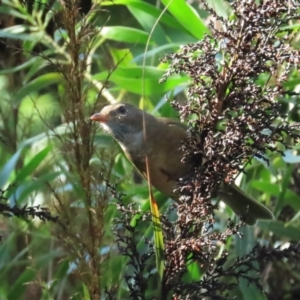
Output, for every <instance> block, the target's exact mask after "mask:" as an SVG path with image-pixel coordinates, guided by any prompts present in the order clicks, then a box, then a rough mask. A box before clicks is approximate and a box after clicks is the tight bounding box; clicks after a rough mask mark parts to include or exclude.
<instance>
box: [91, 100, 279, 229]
mask: <svg viewBox="0 0 300 300" xmlns="http://www.w3.org/2000/svg"><path fill="white" fill-rule="evenodd" d="M90 119H91V120H92V121H96V122H99V123H100V125H101V127H102V128H103V129H104V131H106V132H107V133H108V134H110V135H111V136H112V137H113V138H114V139H115V140H116V141H117V142H118V144H119V145H120V147H121V148H122V150H123V152H124V153H125V156H126V157H127V158H128V160H129V161H130V162H131V163H132V164H133V166H134V167H135V168H136V169H137V170H138V171H139V173H141V174H142V176H143V177H144V178H145V179H147V178H148V177H147V169H146V156H147V159H148V172H149V178H150V182H151V185H152V186H154V187H155V188H156V189H157V190H159V191H160V192H161V193H163V194H165V195H166V196H168V197H170V198H172V199H173V200H174V201H176V202H177V203H180V200H179V197H180V195H179V194H178V193H176V192H174V189H175V188H176V186H177V184H178V180H179V179H180V178H183V177H184V176H186V175H188V174H189V173H191V171H192V170H193V166H192V165H191V164H189V163H182V156H183V152H182V151H181V150H180V145H181V144H182V141H183V140H184V139H186V138H187V136H188V133H187V126H186V125H185V124H183V123H181V122H179V121H177V120H174V119H171V118H163V117H155V116H153V115H151V114H149V113H147V112H145V111H143V110H141V109H139V108H138V107H136V106H134V105H132V104H129V103H114V104H109V105H107V106H105V107H103V108H102V110H101V111H100V112H99V113H95V114H93V115H92V116H91V117H90ZM145 128H146V130H145ZM222 186H223V188H221V189H220V192H219V193H218V196H220V197H221V199H222V200H223V202H225V203H226V205H228V206H229V207H231V209H232V210H233V211H234V212H235V213H236V214H237V215H238V216H240V217H242V220H243V221H244V222H245V223H246V224H248V225H254V224H256V222H257V220H259V219H273V218H274V217H273V214H272V212H271V211H270V210H269V209H268V208H267V207H265V206H264V205H262V204H260V203H258V202H257V201H256V200H255V199H253V198H252V197H251V196H250V195H248V194H247V193H245V192H244V191H243V190H241V189H240V188H239V187H238V186H236V185H235V184H228V183H223V184H222Z"/></svg>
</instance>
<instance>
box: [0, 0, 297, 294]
mask: <svg viewBox="0 0 300 300" xmlns="http://www.w3.org/2000/svg"><path fill="white" fill-rule="evenodd" d="M208 3H209V5H210V6H211V7H212V8H214V9H215V10H216V11H217V13H218V14H219V15H221V16H223V17H225V18H226V17H227V16H228V15H230V9H229V7H228V5H227V2H223V1H221V0H217V1H208ZM85 4H86V6H87V7H88V4H87V3H85ZM70 5H71V7H73V8H71V9H69V8H68V9H65V8H62V7H61V6H60V4H59V3H58V2H53V3H52V2H51V1H49V2H48V1H47V0H44V1H40V2H29V1H28V2H27V3H23V2H22V1H18V0H14V1H9V0H3V1H2V5H1V6H0V18H1V23H0V91H1V93H0V138H1V140H0V144H1V147H0V188H1V189H2V197H3V199H2V200H1V201H2V202H3V203H9V204H10V205H11V206H12V207H13V206H14V205H18V206H20V207H23V206H24V205H26V204H27V205H29V206H37V205H41V206H43V207H47V208H49V210H50V211H51V214H53V215H54V216H59V218H60V220H62V221H63V222H64V223H66V224H67V229H62V228H61V227H60V226H59V224H55V223H52V222H42V221H40V220H38V219H37V218H35V219H33V220H32V219H30V220H29V221H28V220H23V219H20V218H17V217H11V218H9V217H7V216H5V215H2V216H1V219H0V234H1V236H2V241H1V244H0V299H1V300H2V299H31V300H35V299H97V298H99V299H100V298H101V299H106V298H105V292H104V291H105V289H106V288H107V289H108V290H110V291H114V292H115V294H116V297H117V299H127V298H128V299H130V298H129V296H128V289H127V287H126V286H125V284H124V282H123V281H122V279H123V276H124V269H125V264H126V261H125V259H124V258H123V257H122V256H121V255H120V254H119V253H118V251H117V246H116V242H115V236H114V234H113V233H112V226H113V218H114V217H116V216H117V215H118V212H117V210H116V207H115V206H114V205H111V203H113V202H114V201H115V200H114V198H113V197H112V195H111V193H110V189H109V188H108V187H107V184H106V181H105V180H106V179H109V181H110V183H112V184H116V185H117V191H119V192H124V193H125V194H126V196H125V197H124V199H125V201H126V202H128V203H130V202H132V201H134V202H136V203H137V204H138V205H140V206H141V207H142V208H143V209H144V210H147V209H148V208H149V206H148V200H147V197H148V192H147V185H146V183H145V181H142V183H141V184H137V183H136V182H135V180H134V173H133V169H132V166H131V165H130V164H129V163H128V161H127V160H126V159H125V157H124V155H123V154H122V153H121V151H120V149H119V147H118V145H117V144H116V143H115V142H114V141H113V140H112V139H111V138H110V137H109V136H107V135H105V134H104V133H103V132H102V131H101V130H100V129H99V128H98V127H97V126H95V125H94V124H91V122H90V121H89V116H90V115H92V114H93V113H94V112H97V111H99V110H100V109H101V107H102V106H103V105H105V104H106V103H108V102H112V101H123V102H131V103H133V104H135V105H137V106H139V107H142V105H143V103H144V105H145V109H146V110H147V111H148V112H150V113H152V114H154V115H156V116H165V117H174V118H177V117H178V114H177V113H176V111H174V110H173V109H172V108H171V106H170V104H169V100H172V99H173V98H176V99H185V97H186V95H185V91H186V88H187V87H188V85H189V84H190V80H189V78H188V77H187V76H185V75H184V74H183V75H181V76H179V75H173V76H171V77H169V79H168V80H167V81H166V82H165V83H159V80H160V79H161V78H162V76H163V75H164V73H165V71H166V69H167V66H168V65H167V64H166V63H163V62H161V61H160V59H161V58H163V57H164V55H165V54H167V53H170V52H176V50H178V49H179V47H180V45H182V44H186V43H193V42H197V41H198V40H200V39H201V38H202V37H203V36H204V35H205V34H206V33H209V26H208V22H209V21H212V22H215V24H216V26H218V21H217V20H212V19H211V18H210V15H209V14H208V13H207V12H205V10H204V9H203V8H201V6H200V5H199V3H198V2H197V1H191V4H188V3H186V2H185V1H180V0H174V1H172V2H169V1H156V2H155V1H138V0H116V1H113V2H110V1H106V2H101V3H100V4H99V3H93V4H91V5H93V8H92V9H91V11H90V12H89V9H87V10H86V11H85V10H84V7H83V2H82V3H77V5H75V4H72V3H71V2H70ZM81 6H82V7H81ZM80 7H81V9H79V10H78V8H80ZM88 8H89V7H88ZM79 12H80V13H81V14H79ZM299 27H300V25H299V26H295V28H294V30H295V32H296V33H297V32H298V31H299ZM299 37H300V35H299V33H297V34H296V37H295V39H294V41H293V43H294V46H295V48H299V44H300V40H299ZM259 80H260V82H259V84H261V85H263V84H264V83H265V80H266V79H264V78H260V79H259ZM299 81H300V79H299V75H298V74H297V73H296V72H295V73H294V74H290V75H289V78H288V80H287V83H286V86H287V87H288V88H289V90H291V91H294V92H298V91H299V83H300V82H299ZM279 101H280V102H281V103H282V113H283V114H285V113H288V112H289V111H290V109H291V108H293V107H294V106H296V105H297V104H298V101H299V98H298V97H297V96H295V97H290V98H289V99H279ZM288 121H295V122H299V110H298V108H297V109H294V110H293V113H292V114H290V115H289V117H288ZM298 148H299V147H294V148H293V149H291V150H288V151H286V150H284V151H285V152H284V153H285V156H283V157H280V156H279V155H278V156H275V155H273V156H270V157H269V159H270V164H269V165H267V164H266V163H265V162H263V161H261V160H258V159H253V161H252V164H251V165H249V166H248V167H247V176H240V177H239V182H240V186H241V187H242V188H243V189H244V190H245V191H247V192H248V193H250V194H251V195H253V196H254V197H256V199H257V200H258V201H261V202H263V203H264V204H266V205H268V206H269V207H270V208H271V209H272V211H273V212H274V214H275V216H276V220H274V221H261V222H259V223H258V224H257V226H255V227H249V226H247V227H245V228H243V233H244V236H243V238H242V239H240V238H236V239H231V240H228V241H227V244H226V247H224V246H220V249H219V254H218V255H221V253H222V251H224V250H225V248H227V249H229V250H230V251H231V254H230V255H231V256H232V259H233V258H234V257H239V256H242V255H244V254H246V253H248V252H249V251H250V250H251V249H252V248H253V246H254V245H255V244H256V243H257V242H260V243H261V244H262V245H266V246H268V247H282V248H284V247H287V246H288V245H289V243H290V242H299V239H300V224H299V217H300V213H299V211H300V196H299V187H300V173H299V162H300V155H298ZM155 197H156V199H157V200H158V202H159V203H160V206H161V209H162V210H163V209H165V208H166V207H167V206H168V205H169V204H170V203H171V200H170V201H169V202H166V201H165V200H166V199H165V197H164V196H163V195H160V194H159V193H158V192H156V193H155ZM163 203H164V204H163ZM229 217H231V218H233V217H234V216H233V213H232V211H231V210H230V209H229V208H228V207H225V206H222V205H221V207H220V210H218V211H216V220H217V222H216V224H215V229H216V230H222V229H224V228H225V227H226V223H227V219H228V218H229ZM150 237H151V236H149V238H150ZM143 247H145V248H144V249H141V251H145V249H146V246H145V245H144V246H143ZM270 270H271V271H270ZM283 274H285V278H282V277H283ZM195 276H197V279H199V278H201V276H202V274H197V275H195ZM299 282H300V280H299V267H298V268H295V267H294V266H289V265H288V264H286V265H284V263H282V262H281V263H280V264H278V265H276V264H273V265H271V266H269V269H268V270H264V272H263V276H262V280H261V283H262V285H263V287H264V289H265V290H266V291H268V292H269V293H270V294H274V295H276V294H277V296H278V297H281V296H280V295H282V296H283V295H284V296H285V297H286V298H285V299H293V296H292V295H293V292H292V290H293V289H294V290H298V293H300V292H299V291H300V284H299ZM236 294H237V295H238V296H237V297H238V299H265V296H264V295H262V294H261V293H259V292H258V291H257V290H256V288H255V287H254V286H252V285H250V286H248V285H247V284H246V283H244V282H240V289H239V291H236ZM107 299H109V298H107ZM273 299H275V298H273ZM276 299H282V298H276Z"/></svg>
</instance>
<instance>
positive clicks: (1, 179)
mask: <svg viewBox="0 0 300 300" xmlns="http://www.w3.org/2000/svg"><path fill="white" fill-rule="evenodd" d="M22 150H23V147H21V148H19V150H18V151H17V152H16V153H15V154H14V155H13V156H12V157H11V159H10V160H9V161H8V162H7V163H6V164H5V166H4V167H3V168H2V170H1V171H0V189H3V188H4V185H5V184H6V182H7V180H8V178H9V176H10V174H11V172H12V171H13V170H14V168H15V166H16V164H17V162H18V160H19V158H20V155H21V153H22Z"/></svg>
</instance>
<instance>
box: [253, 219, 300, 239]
mask: <svg viewBox="0 0 300 300" xmlns="http://www.w3.org/2000/svg"><path fill="white" fill-rule="evenodd" d="M257 226H258V227H259V228H260V229H263V230H267V231H271V232H273V233H274V234H276V235H278V236H280V237H284V238H289V239H291V240H294V241H298V240H300V228H299V226H297V227H294V226H292V225H287V224H285V223H283V222H281V221H264V220H259V221H258V223H257Z"/></svg>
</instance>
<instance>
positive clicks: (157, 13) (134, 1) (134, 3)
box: [101, 0, 185, 31]
mask: <svg viewBox="0 0 300 300" xmlns="http://www.w3.org/2000/svg"><path fill="white" fill-rule="evenodd" d="M116 4H121V5H127V6H130V7H134V8H136V9H139V10H141V11H143V12H146V13H147V14H149V15H151V16H153V17H154V18H155V19H158V18H159V17H160V20H159V21H160V22H161V23H163V24H165V25H167V26H169V27H171V28H174V29H176V30H179V31H182V30H185V28H184V26H182V25H181V24H180V23H179V22H178V21H177V20H176V19H175V18H174V17H173V16H170V15H169V14H168V13H167V12H166V13H164V14H163V15H161V12H162V10H161V9H159V8H157V7H155V6H153V5H151V4H150V3H147V2H146V1H139V0H116V1H103V2H101V5H105V6H110V5H116ZM134 16H135V15H134Z"/></svg>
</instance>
